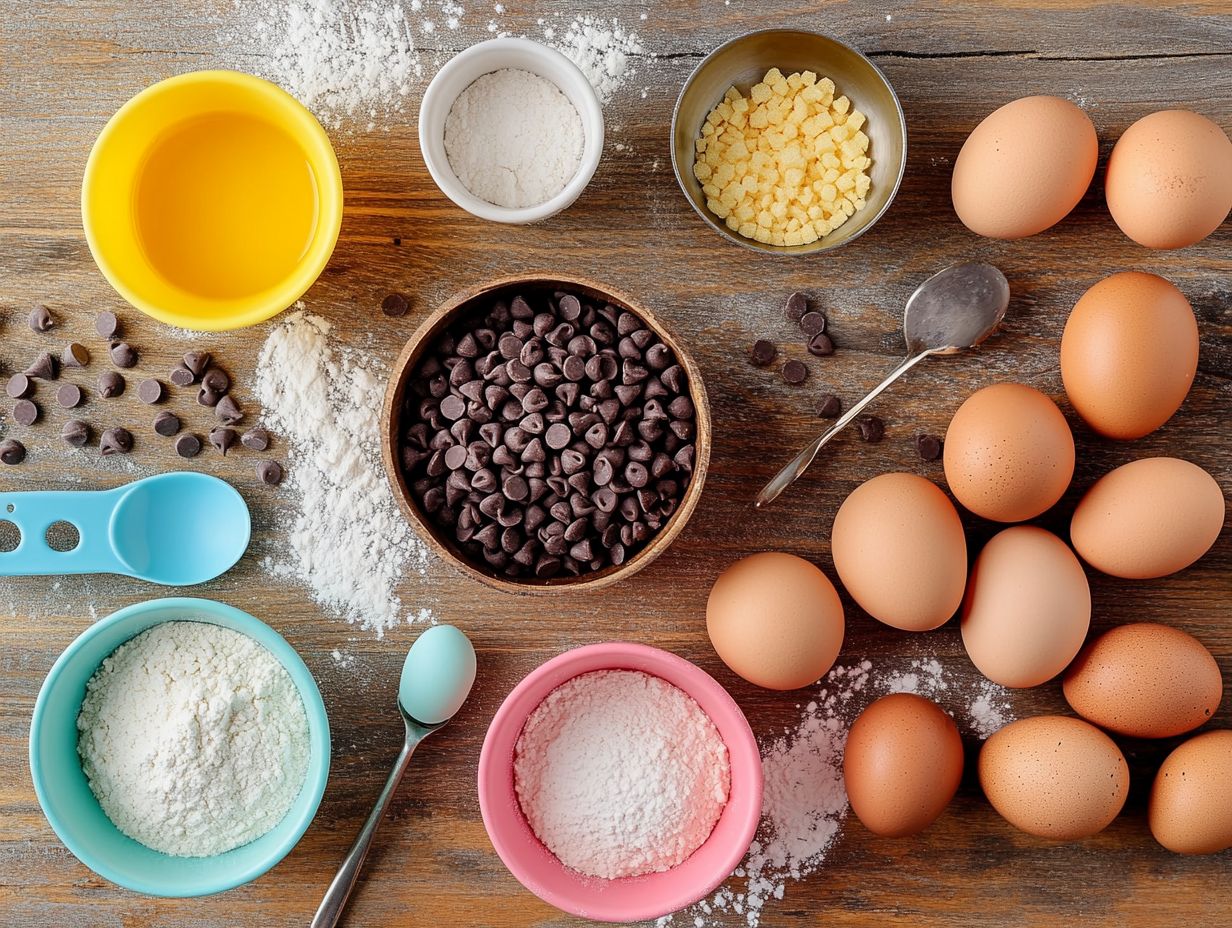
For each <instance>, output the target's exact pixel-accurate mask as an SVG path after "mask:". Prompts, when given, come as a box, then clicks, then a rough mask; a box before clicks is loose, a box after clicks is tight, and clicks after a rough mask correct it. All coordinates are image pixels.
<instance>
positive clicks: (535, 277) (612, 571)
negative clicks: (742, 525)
mask: <svg viewBox="0 0 1232 928" xmlns="http://www.w3.org/2000/svg"><path fill="white" fill-rule="evenodd" d="M518 287H524V288H527V289H534V290H550V289H569V288H573V289H576V290H581V291H591V292H593V293H596V294H601V295H602V298H603V299H605V300H607V301H609V302H611V303H612V304H614V305H616V306H619V307H621V308H622V309H626V310H628V311H630V312H632V313H633V314H634V315H636V316H638V317H639V318H640V319H641V320H642V321H643V322H645V323H646V324H647V325H649V326H650V327H651V328H652V329H654V331H655V333H656V334H657V335H658V336H659V337H660V338H661V339H663V341H664V342H665V343H666V344H667V345H668V347H670V348H671V349H672V350H673V351H674V352H675V354H676V359H677V361H678V362H679V363H680V366H681V367H683V368H684V370H685V374H686V375H687V377H688V382H689V397H690V399H692V400H693V406H694V409H695V421H696V424H697V434H696V436H695V437H694V448H695V452H696V453H695V458H694V465H693V473H692V474H691V475H690V478H689V485H688V486H687V487H686V488H685V491H684V496H683V498H682V499H681V502H680V508H679V509H677V510H676V512H675V513H673V514H672V517H671V518H670V519H669V520H668V522H667V524H666V525H664V526H663V528H662V529H660V530H659V531H658V533H656V534H655V535H654V536H652V537H651V539H650V540H649V541H648V542H647V544H646V545H645V547H643V548H642V549H641V550H640V551H638V552H637V554H635V555H634V556H633V557H631V558H630V559H629V560H628V561H626V562H625V563H624V564H621V565H620V566H619V567H611V566H609V567H605V568H604V569H603V570H600V571H596V572H594V573H590V574H582V575H581V576H580V577H572V576H564V577H555V578H552V579H551V580H548V581H540V582H533V581H518V580H512V579H509V578H507V577H502V576H498V575H496V573H495V572H494V571H493V572H488V571H486V570H484V569H482V568H481V567H479V566H477V565H476V564H474V563H472V562H471V561H470V560H468V559H467V558H465V557H463V556H461V555H460V554H459V553H457V552H456V550H455V545H454V543H453V542H451V541H450V540H449V539H448V538H447V537H446V536H445V535H444V533H443V532H441V531H440V530H439V529H437V528H436V526H434V525H432V523H431V522H429V521H428V520H427V519H426V518H424V516H423V515H422V514H421V513H420V511H419V507H418V506H417V505H416V504H415V503H414V502H413V501H412V500H411V494H410V487H409V486H408V485H407V482H406V479H405V477H404V475H403V473H402V468H401V466H399V464H398V447H397V442H396V440H395V436H394V425H395V423H396V421H397V418H398V417H399V416H400V415H401V411H400V409H399V408H398V399H399V398H400V394H401V393H402V392H403V391H404V389H405V385H406V384H408V383H409V381H410V376H411V373H412V371H413V369H414V367H415V365H417V364H418V362H419V359H420V357H421V356H422V354H423V351H424V350H425V349H426V347H427V345H428V344H429V343H430V341H431V340H432V338H433V337H434V336H436V335H437V334H439V333H440V332H441V331H442V330H443V329H445V328H446V327H447V326H449V325H450V324H451V323H452V322H453V321H454V320H455V319H456V318H457V317H459V316H460V315H462V314H463V313H465V312H466V311H467V310H468V309H469V308H470V307H471V304H472V303H474V302H475V301H477V300H480V299H482V298H484V297H486V296H489V295H490V294H493V293H497V292H499V291H502V290H510V289H515V288H518ZM380 429H381V460H382V463H383V464H384V466H385V476H386V479H387V480H388V481H389V485H390V489H391V490H392V492H393V495H394V497H395V499H397V501H398V508H399V509H400V510H401V511H402V514H403V516H404V517H405V518H406V520H407V521H408V522H410V523H411V525H412V526H413V527H414V528H415V530H416V531H417V532H418V533H419V535H420V537H422V538H423V539H424V540H425V541H426V542H427V543H428V545H429V547H431V548H432V549H433V551H434V553H436V554H437V555H438V556H439V557H441V558H442V560H444V561H446V562H447V563H449V564H452V565H453V566H454V567H455V568H457V569H459V570H461V571H462V572H463V573H464V574H466V575H468V576H470V577H472V578H473V579H476V580H478V581H480V582H481V583H484V584H486V585H487V586H489V587H492V588H493V589H497V590H501V591H503V592H506V593H514V594H518V595H526V594H531V595H536V594H552V593H558V592H569V593H578V592H589V591H593V590H600V589H603V588H605V587H608V586H611V585H612V584H614V583H617V582H619V581H621V580H624V579H626V578H627V577H631V576H633V574H635V573H637V572H638V571H640V570H642V568H644V567H646V566H647V565H648V564H650V563H651V562H652V561H654V560H655V559H656V558H657V557H658V556H659V555H660V554H662V553H663V551H664V550H666V549H667V548H668V547H669V546H670V545H671V544H672V542H674V541H675V540H676V538H677V537H678V536H679V535H680V533H681V532H682V531H683V530H684V527H685V525H686V524H687V523H688V521H689V519H690V518H691V517H692V515H693V513H694V511H695V510H696V509H697V505H698V502H699V501H700V499H701V495H702V490H703V487H704V486H705V483H706V476H707V474H708V472H709V466H710V452H711V446H712V443H713V423H712V419H711V415H710V401H709V397H708V395H707V393H706V387H705V384H704V383H703V381H702V375H701V370H700V368H699V367H698V366H697V363H696V362H695V361H694V360H693V358H692V356H691V355H690V354H689V352H688V351H687V350H686V349H685V348H684V347H683V345H682V343H681V342H680V340H679V339H677V338H676V337H675V335H674V334H673V333H672V331H671V330H670V329H669V328H667V327H666V326H664V324H663V322H662V320H660V319H659V318H658V317H657V316H656V315H655V314H654V313H653V312H652V311H651V310H649V309H647V308H646V307H645V306H644V305H642V304H641V303H640V302H638V301H636V300H634V299H633V298H631V297H630V296H628V295H627V294H626V293H624V292H623V291H621V290H616V289H613V288H612V287H609V286H607V285H606V284H601V283H598V282H596V281H594V280H591V279H589V278H586V277H580V276H573V275H569V274H553V273H550V272H542V273H526V274H514V275H509V276H505V277H498V278H496V279H494V280H491V281H488V282H486V283H482V284H476V285H474V286H472V287H468V288H466V289H464V290H461V291H458V292H457V293H454V294H453V295H452V296H450V297H449V298H448V299H446V300H445V302H444V303H442V304H441V305H440V306H439V307H437V309H435V310H433V312H431V313H430V314H429V315H428V316H427V318H425V319H424V320H423V322H421V323H420V325H419V327H418V328H417V329H416V330H415V332H414V333H413V334H412V335H411V337H410V338H409V339H408V340H407V342H406V344H405V345H404V346H403V348H402V351H401V352H400V353H399V355H398V359H397V361H395V362H394V365H393V368H392V369H391V371H390V375H389V381H388V384H387V386H386V388H385V399H384V402H383V404H382V410H381V423H380Z"/></svg>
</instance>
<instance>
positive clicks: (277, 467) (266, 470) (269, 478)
mask: <svg viewBox="0 0 1232 928" xmlns="http://www.w3.org/2000/svg"><path fill="white" fill-rule="evenodd" d="M257 479H259V480H260V481H261V482H262V483H263V484H265V485H266V486H267V487H276V486H278V484H280V483H282V465H281V464H279V463H278V462H277V461H260V462H258V464H257Z"/></svg>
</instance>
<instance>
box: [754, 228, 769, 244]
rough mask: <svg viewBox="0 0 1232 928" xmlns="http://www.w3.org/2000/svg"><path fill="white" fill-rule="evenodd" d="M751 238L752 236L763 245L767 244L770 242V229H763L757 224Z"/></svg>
mask: <svg viewBox="0 0 1232 928" xmlns="http://www.w3.org/2000/svg"><path fill="white" fill-rule="evenodd" d="M753 238H754V239H755V240H757V241H759V242H761V243H762V244H763V245H769V244H771V242H770V230H769V229H764V228H762V227H761V226H758V227H757V231H756V232H754V233H753Z"/></svg>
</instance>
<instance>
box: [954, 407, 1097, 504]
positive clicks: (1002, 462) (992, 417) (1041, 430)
mask: <svg viewBox="0 0 1232 928" xmlns="http://www.w3.org/2000/svg"><path fill="white" fill-rule="evenodd" d="M943 463H944V465H945V479H946V481H947V482H948V483H949V485H950V491H951V492H952V493H953V494H954V496H955V497H956V498H957V499H958V501H959V502H960V503H962V504H963V505H964V506H966V507H967V508H968V509H970V510H971V511H972V512H974V513H975V514H976V515H978V516H983V517H984V518H985V519H992V520H993V521H994V522H1022V521H1024V520H1026V519H1033V518H1035V517H1036V516H1038V515H1039V514H1040V513H1042V512H1044V511H1045V510H1046V509H1048V508H1049V507H1051V506H1052V505H1053V504H1054V503H1056V501H1057V500H1059V499H1060V498H1061V496H1062V494H1063V493H1065V489H1066V487H1068V486H1069V482H1070V479H1071V478H1072V477H1073V476H1074V435H1073V433H1072V432H1071V431H1070V428H1069V423H1067V422H1066V421H1065V416H1063V415H1062V414H1061V410H1060V409H1058V408H1057V404H1056V403H1054V402H1053V401H1052V400H1050V399H1049V398H1048V397H1046V396H1045V395H1044V394H1042V393H1040V392H1039V391H1038V390H1035V389H1033V388H1031V387H1028V386H1024V385H1023V384H1018V383H998V384H993V385H992V386H990V387H985V388H984V389H982V390H977V391H976V392H975V393H972V394H971V395H970V396H969V397H967V399H966V401H965V402H964V403H963V404H962V405H961V406H959V407H958V412H956V413H954V418H953V419H951V420H950V427H949V429H948V430H947V431H946V434H945V452H944V456H943Z"/></svg>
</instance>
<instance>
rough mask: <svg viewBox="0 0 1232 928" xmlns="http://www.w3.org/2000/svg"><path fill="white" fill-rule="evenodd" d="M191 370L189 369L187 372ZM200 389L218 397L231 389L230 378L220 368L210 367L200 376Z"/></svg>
mask: <svg viewBox="0 0 1232 928" xmlns="http://www.w3.org/2000/svg"><path fill="white" fill-rule="evenodd" d="M191 369H192V368H191V367H190V368H189V370H191ZM201 389H203V390H209V391H211V392H212V393H217V394H218V395H219V396H222V394H224V393H226V392H227V391H228V390H229V389H231V378H230V377H228V376H227V373H226V371H224V370H222V368H218V367H211V368H210V369H209V370H208V371H206V372H205V373H204V374H203V375H202V376H201Z"/></svg>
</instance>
